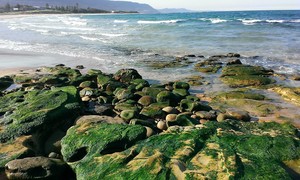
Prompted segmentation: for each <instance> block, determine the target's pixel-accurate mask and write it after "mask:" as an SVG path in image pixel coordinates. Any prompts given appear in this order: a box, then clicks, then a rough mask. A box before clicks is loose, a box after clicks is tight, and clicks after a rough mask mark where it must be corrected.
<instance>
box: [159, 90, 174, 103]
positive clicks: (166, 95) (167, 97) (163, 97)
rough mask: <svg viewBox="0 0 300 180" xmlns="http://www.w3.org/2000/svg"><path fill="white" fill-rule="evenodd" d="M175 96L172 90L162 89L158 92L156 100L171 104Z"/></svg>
mask: <svg viewBox="0 0 300 180" xmlns="http://www.w3.org/2000/svg"><path fill="white" fill-rule="evenodd" d="M173 97H174V96H173V94H172V93H171V92H170V91H161V92H160V93H158V94H157V96H156V101H157V102H164V103H167V104H170V103H171V100H172V99H173Z"/></svg>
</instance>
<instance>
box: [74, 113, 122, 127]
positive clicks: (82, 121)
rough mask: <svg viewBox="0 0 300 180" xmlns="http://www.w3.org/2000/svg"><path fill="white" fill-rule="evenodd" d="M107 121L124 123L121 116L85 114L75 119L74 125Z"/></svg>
mask: <svg viewBox="0 0 300 180" xmlns="http://www.w3.org/2000/svg"><path fill="white" fill-rule="evenodd" d="M93 123H97V124H99V123H107V124H126V122H125V121H124V120H122V119H121V118H117V117H115V118H113V117H110V116H98V115H85V116H81V117H80V118H78V119H77V120H76V123H75V124H76V125H82V124H93Z"/></svg>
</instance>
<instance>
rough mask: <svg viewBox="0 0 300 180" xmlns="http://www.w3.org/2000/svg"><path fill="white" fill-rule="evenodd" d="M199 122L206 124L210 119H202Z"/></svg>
mask: <svg viewBox="0 0 300 180" xmlns="http://www.w3.org/2000/svg"><path fill="white" fill-rule="evenodd" d="M199 122H200V123H201V124H205V123H207V122H208V120H206V119H200V120H199Z"/></svg>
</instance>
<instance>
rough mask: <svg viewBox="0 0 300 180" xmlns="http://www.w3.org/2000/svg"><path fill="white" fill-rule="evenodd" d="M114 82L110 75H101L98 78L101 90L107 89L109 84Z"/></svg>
mask: <svg viewBox="0 0 300 180" xmlns="http://www.w3.org/2000/svg"><path fill="white" fill-rule="evenodd" d="M112 81H113V79H112V77H111V76H110V75H106V74H99V75H98V76H97V83H98V87H100V88H101V89H105V88H106V86H107V84H109V83H110V82H112Z"/></svg>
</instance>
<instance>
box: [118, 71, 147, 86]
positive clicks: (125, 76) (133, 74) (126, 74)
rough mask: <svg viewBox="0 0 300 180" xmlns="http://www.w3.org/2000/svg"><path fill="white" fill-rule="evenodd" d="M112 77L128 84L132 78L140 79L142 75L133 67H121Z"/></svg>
mask: <svg viewBox="0 0 300 180" xmlns="http://www.w3.org/2000/svg"><path fill="white" fill-rule="evenodd" d="M113 78H114V79H115V80H117V81H120V82H122V83H127V84H128V83H130V82H131V81H132V80H134V79H142V76H141V75H140V74H139V73H138V72H137V70H135V69H121V70H119V71H118V72H116V73H115V74H114V76H113Z"/></svg>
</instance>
